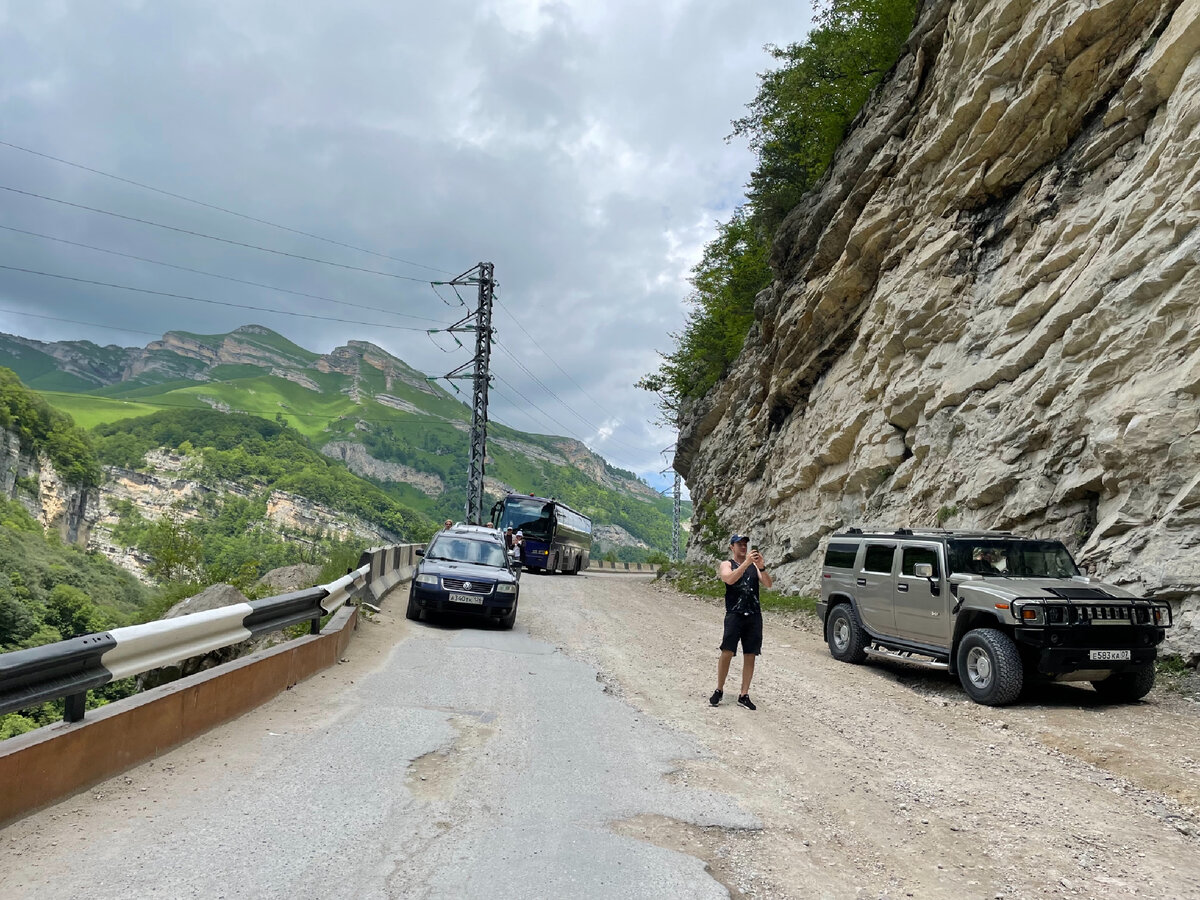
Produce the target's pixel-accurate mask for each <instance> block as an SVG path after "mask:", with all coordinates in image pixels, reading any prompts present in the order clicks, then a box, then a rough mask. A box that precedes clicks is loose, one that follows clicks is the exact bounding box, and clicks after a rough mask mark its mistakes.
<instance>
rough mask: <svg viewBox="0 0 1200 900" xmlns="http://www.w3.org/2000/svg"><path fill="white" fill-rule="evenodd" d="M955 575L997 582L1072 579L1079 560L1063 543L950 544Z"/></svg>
mask: <svg viewBox="0 0 1200 900" xmlns="http://www.w3.org/2000/svg"><path fill="white" fill-rule="evenodd" d="M946 550H947V555H948V556H949V560H948V562H949V566H950V571H951V572H962V573H967V574H970V575H984V576H990V577H993V578H1070V577H1071V576H1073V575H1078V574H1079V569H1078V568H1076V566H1075V560H1073V559H1071V554H1070V552H1069V551H1068V550H1067V548H1066V547H1064V546H1063V545H1062V543H1061V542H1059V541H1006V540H1003V539H1000V540H997V539H995V538H980V539H958V540H951V541H947V542H946Z"/></svg>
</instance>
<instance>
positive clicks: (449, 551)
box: [425, 535, 504, 568]
mask: <svg viewBox="0 0 1200 900" xmlns="http://www.w3.org/2000/svg"><path fill="white" fill-rule="evenodd" d="M425 558H426V559H445V560H450V561H451V562H463V563H474V564H475V565H480V566H495V567H497V568H503V566H504V548H503V547H501V546H500V545H499V544H497V543H495V542H494V541H473V540H471V539H469V538H464V537H451V536H449V535H440V536H439V537H437V538H435V539H434V541H433V543H432V544H430V545H429V549H428V550H427V551H426V552H425Z"/></svg>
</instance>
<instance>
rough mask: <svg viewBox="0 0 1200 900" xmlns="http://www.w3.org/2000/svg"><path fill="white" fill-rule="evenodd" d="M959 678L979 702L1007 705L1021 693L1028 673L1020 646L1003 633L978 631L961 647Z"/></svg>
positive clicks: (963, 640)
mask: <svg viewBox="0 0 1200 900" xmlns="http://www.w3.org/2000/svg"><path fill="white" fill-rule="evenodd" d="M958 678H959V680H960V681H961V682H962V686H963V690H965V691H966V692H967V696H969V697H970V698H971V699H972V700H974V701H975V702H976V703H982V704H984V705H985V706H1004V705H1005V704H1006V703H1012V702H1013V701H1014V700H1016V699H1017V697H1018V696H1019V695H1020V693H1021V688H1022V686H1023V685H1024V683H1025V672H1024V670H1023V668H1022V666H1021V654H1020V653H1018V652H1017V645H1016V644H1014V643H1013V639H1012V638H1010V637H1009V636H1008V635H1007V634H1005V633H1004V632H1003V631H999V630H997V629H995V628H976V629H975V630H974V631H969V632H967V635H966V637H964V638H963V639H962V641H961V642H960V643H959V645H958Z"/></svg>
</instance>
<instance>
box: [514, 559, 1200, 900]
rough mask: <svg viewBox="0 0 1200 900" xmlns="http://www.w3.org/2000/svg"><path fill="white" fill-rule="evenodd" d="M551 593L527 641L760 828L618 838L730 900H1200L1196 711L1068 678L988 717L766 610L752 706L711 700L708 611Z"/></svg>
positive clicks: (923, 677)
mask: <svg viewBox="0 0 1200 900" xmlns="http://www.w3.org/2000/svg"><path fill="white" fill-rule="evenodd" d="M554 594H555V595H556V596H555V597H554V599H553V600H547V601H546V602H544V603H541V604H538V606H537V607H536V608H534V609H533V610H532V614H531V615H529V616H527V618H526V624H527V625H528V626H529V627H530V629H531V631H532V632H533V633H534V634H535V635H536V636H539V637H542V638H544V639H546V640H549V641H552V642H554V643H556V644H557V645H559V646H560V647H562V648H563V650H564V651H565V652H567V653H570V654H571V655H575V656H577V657H579V658H582V659H586V660H587V661H589V662H591V663H592V664H593V665H595V666H596V667H597V668H598V670H599V672H600V677H601V678H602V679H603V680H604V681H605V683H606V684H607V685H608V687H609V689H610V690H612V691H614V692H617V693H620V694H621V695H623V696H624V697H625V698H626V699H627V701H628V702H630V703H632V704H633V705H634V706H636V707H638V708H639V709H642V710H643V711H645V712H647V713H648V714H651V715H654V716H656V717H658V718H660V719H662V720H663V721H664V722H666V723H668V724H669V725H671V726H673V727H676V728H679V729H680V730H682V731H685V732H688V733H690V734H692V735H693V736H695V737H696V738H697V739H698V740H699V741H700V742H701V743H702V744H703V745H704V746H705V747H707V748H708V749H709V751H710V752H711V758H710V759H708V760H702V761H699V762H697V761H689V762H687V763H681V765H680V767H679V768H678V769H677V770H676V772H675V773H674V774H673V775H672V776H671V777H673V778H675V779H678V780H680V781H681V782H685V783H687V784H689V785H691V786H693V787H701V788H706V789H710V790H715V791H720V792H724V793H727V794H729V795H731V796H732V797H734V798H735V799H737V800H738V802H739V803H741V804H742V805H743V806H744V808H746V809H747V810H749V811H751V812H752V813H753V814H754V815H755V816H757V817H758V818H759V819H760V820H761V821H762V822H763V828H762V829H761V830H759V831H753V832H730V833H717V832H713V831H708V832H702V831H699V830H697V829H695V828H692V827H689V826H686V825H683V824H681V823H673V822H669V821H661V820H635V821H632V822H623V823H616V824H615V825H614V827H616V828H618V830H621V831H622V832H624V833H628V834H633V835H635V836H639V837H642V838H644V839H647V840H651V841H654V842H656V843H660V844H662V845H664V846H669V847H671V848H672V849H679V850H683V851H684V852H690V853H693V854H694V855H697V856H700V857H701V858H702V859H704V860H705V861H706V862H707V863H708V864H709V865H710V867H711V868H712V870H713V872H714V873H715V874H716V875H717V877H719V878H720V879H721V880H722V881H723V882H724V883H725V884H726V885H727V886H728V887H729V888H730V890H731V893H733V894H734V895H735V896H737V895H743V896H763V897H768V896H769V897H812V896H822V897H859V896H870V897H904V896H915V897H923V898H924V897H935V898H936V897H946V898H963V897H988V898H995V897H1046V896H1050V897H1059V896H1061V897H1088V896H1092V897H1100V896H1103V897H1114V898H1115V897H1133V896H1154V897H1195V896H1200V852H1198V851H1200V822H1198V817H1197V807H1200V766H1197V763H1196V757H1197V756H1198V755H1200V751H1198V750H1197V748H1200V716H1198V715H1197V711H1196V709H1195V704H1189V703H1186V702H1184V701H1183V700H1181V699H1180V698H1179V697H1177V696H1173V695H1169V692H1163V691H1158V690H1156V691H1155V692H1153V693H1152V694H1151V695H1150V696H1149V697H1148V698H1147V700H1146V701H1144V702H1142V703H1138V704H1133V705H1129V706H1107V705H1103V704H1101V703H1100V702H1099V701H1098V697H1097V695H1096V694H1095V693H1094V692H1093V691H1091V690H1090V689H1088V688H1084V687H1076V686H1065V685H1064V686H1056V687H1054V688H1052V689H1048V690H1046V691H1044V692H1042V693H1039V694H1037V695H1035V696H1033V697H1032V698H1030V699H1028V700H1023V701H1022V702H1021V703H1020V704H1018V705H1016V706H1012V707H1006V708H1002V709H993V708H988V707H982V706H977V705H975V704H973V703H970V702H969V701H968V700H966V698H965V696H964V695H963V693H962V690H961V688H960V687H959V686H958V685H957V683H956V682H954V681H952V680H951V679H950V678H949V677H948V676H946V675H945V674H941V673H933V672H926V671H924V670H919V669H915V668H912V667H905V666H900V665H889V664H874V665H863V666H852V665H846V664H842V663H838V662H836V661H834V660H833V659H831V658H830V656H829V654H828V651H827V650H826V648H825V645H824V644H823V642H822V641H821V639H820V636H819V634H817V633H816V631H817V630H816V626H815V620H814V619H813V618H812V617H811V616H807V615H805V614H778V613H768V615H767V616H766V625H765V633H766V641H765V645H764V652H763V656H762V657H761V659H760V662H759V666H758V669H757V672H756V675H755V681H754V686H753V688H752V690H751V693H752V696H753V697H754V700H755V702H756V703H757V704H758V711H757V712H750V711H748V710H744V709H740V708H738V707H737V706H736V704H733V703H732V702H726V703H723V704H722V705H721V706H719V707H717V708H711V707H709V706H708V704H707V697H708V694H709V693H711V691H712V688H713V686H714V681H715V668H716V656H717V650H716V645H717V643H718V641H719V637H720V617H721V612H720V607H719V604H718V603H717V602H716V601H709V600H705V599H700V598H696V597H692V596H690V595H685V594H680V593H678V592H677V591H675V590H674V589H673V588H671V587H670V586H669V585H667V584H665V583H661V582H653V581H650V580H648V579H635V578H630V577H620V578H612V577H607V576H594V577H585V578H578V579H557V580H556V582H555V590H554ZM739 677H740V659H739V660H738V661H735V663H734V668H733V670H732V671H731V673H730V679H731V683H733V684H735V685H736V679H737V678H739ZM727 688H728V684H727ZM726 696H727V697H730V696H731V694H730V692H729V691H727V694H726Z"/></svg>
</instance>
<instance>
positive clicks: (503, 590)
mask: <svg viewBox="0 0 1200 900" xmlns="http://www.w3.org/2000/svg"><path fill="white" fill-rule="evenodd" d="M516 592H517V586H516V585H515V584H498V585H496V593H497V594H515V593H516Z"/></svg>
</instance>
